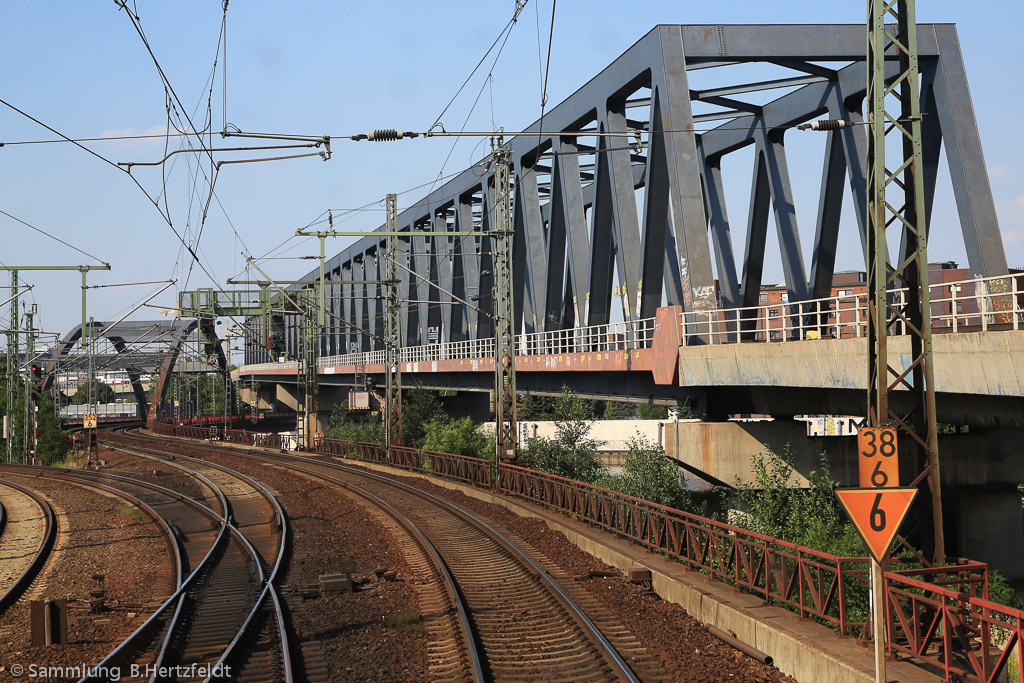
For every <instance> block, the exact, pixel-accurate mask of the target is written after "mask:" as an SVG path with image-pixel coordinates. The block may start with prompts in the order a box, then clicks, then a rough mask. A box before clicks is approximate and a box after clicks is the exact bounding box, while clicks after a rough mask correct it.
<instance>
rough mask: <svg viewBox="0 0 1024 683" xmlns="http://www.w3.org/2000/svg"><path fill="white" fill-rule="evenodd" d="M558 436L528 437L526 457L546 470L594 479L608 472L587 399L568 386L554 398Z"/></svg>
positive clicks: (589, 481) (582, 478)
mask: <svg viewBox="0 0 1024 683" xmlns="http://www.w3.org/2000/svg"><path fill="white" fill-rule="evenodd" d="M554 413H555V438H554V439H546V438H543V437H540V438H533V439H529V440H528V441H527V457H528V458H529V459H530V460H532V461H533V466H534V467H535V468H537V469H539V470H541V471H543V472H548V473H549V474H555V475H558V476H560V477H568V478H570V479H577V480H579V481H584V482H588V483H594V482H595V481H597V480H598V479H599V478H600V477H601V476H602V475H604V474H605V469H604V466H603V465H602V464H601V461H600V460H598V458H597V441H595V440H594V439H590V438H587V436H588V435H589V434H590V421H589V418H590V411H589V408H588V406H587V403H586V402H585V401H584V400H583V399H581V398H580V397H579V396H577V395H576V394H574V393H572V392H571V391H569V389H568V388H565V387H563V388H562V395H561V396H559V397H558V399H557V400H556V401H555V409H554Z"/></svg>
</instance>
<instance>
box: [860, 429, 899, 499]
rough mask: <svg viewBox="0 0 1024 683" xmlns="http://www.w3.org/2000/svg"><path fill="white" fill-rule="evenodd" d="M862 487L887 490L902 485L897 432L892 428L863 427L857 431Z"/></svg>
mask: <svg viewBox="0 0 1024 683" xmlns="http://www.w3.org/2000/svg"><path fill="white" fill-rule="evenodd" d="M857 460H858V462H859V465H860V485H861V486H862V487H864V488H887V487H894V486H899V485H900V481H899V479H900V474H899V473H900V466H899V457H898V456H897V452H896V430H895V429H893V428H892V427H861V428H860V429H858V430H857Z"/></svg>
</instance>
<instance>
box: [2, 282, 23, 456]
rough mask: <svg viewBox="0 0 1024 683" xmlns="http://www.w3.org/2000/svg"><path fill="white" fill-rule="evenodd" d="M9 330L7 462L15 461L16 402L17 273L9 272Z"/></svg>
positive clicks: (6, 427) (18, 359) (6, 425)
mask: <svg viewBox="0 0 1024 683" xmlns="http://www.w3.org/2000/svg"><path fill="white" fill-rule="evenodd" d="M11 289H12V292H11V294H12V297H11V330H10V332H8V333H7V414H6V415H5V416H4V440H5V441H6V443H7V462H8V463H13V462H14V461H15V451H16V449H15V446H14V442H15V434H14V405H15V404H16V403H17V400H18V389H17V387H18V384H19V381H18V380H19V377H18V366H19V365H20V358H19V357H18V318H19V314H18V271H17V270H12V271H11Z"/></svg>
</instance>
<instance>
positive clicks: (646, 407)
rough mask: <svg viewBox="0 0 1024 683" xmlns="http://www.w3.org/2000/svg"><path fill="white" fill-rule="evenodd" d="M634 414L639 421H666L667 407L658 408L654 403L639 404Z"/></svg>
mask: <svg viewBox="0 0 1024 683" xmlns="http://www.w3.org/2000/svg"><path fill="white" fill-rule="evenodd" d="M636 412H637V414H638V415H639V416H640V419H641V420H667V419H668V406H659V405H656V404H654V403H641V404H639V405H638V406H637V407H636Z"/></svg>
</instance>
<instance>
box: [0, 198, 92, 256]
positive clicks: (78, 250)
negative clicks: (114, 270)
mask: <svg viewBox="0 0 1024 683" xmlns="http://www.w3.org/2000/svg"><path fill="white" fill-rule="evenodd" d="M0 213H2V214H3V215H5V216H7V217H8V218H10V219H11V220H13V221H17V222H18V223H21V224H22V225H24V226H25V227H26V228H31V229H32V230H35V231H36V232H38V233H40V234H42V235H46V236H47V237H49V238H50V239H52V240H54V241H56V242H60V243H61V244H63V245H64V246H65V247H68V248H69V249H74V250H75V251H77V252H78V253H79V254H82V255H83V256H88V257H89V258H91V259H93V260H94V261H98V262H99V263H102V264H103V265H105V266H109V265H110V264H109V263H107V262H106V261H104V260H103V259H101V258H100V257H98V256H93V255H92V254H90V253H89V252H87V251H85V250H83V249H79V248H78V247H76V246H75V245H73V244H71V243H69V242H66V241H64V240H62V239H61V238H59V237H57V236H56V235H51V234H50V233H48V232H46V231H45V230H43V229H42V228H37V227H36V226H34V225H32V224H31V223H29V222H28V221H25V220H22V219H21V218H18V217H17V216H12V215H11V214H9V213H7V212H6V211H4V210H3V209H0Z"/></svg>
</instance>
